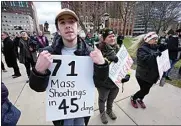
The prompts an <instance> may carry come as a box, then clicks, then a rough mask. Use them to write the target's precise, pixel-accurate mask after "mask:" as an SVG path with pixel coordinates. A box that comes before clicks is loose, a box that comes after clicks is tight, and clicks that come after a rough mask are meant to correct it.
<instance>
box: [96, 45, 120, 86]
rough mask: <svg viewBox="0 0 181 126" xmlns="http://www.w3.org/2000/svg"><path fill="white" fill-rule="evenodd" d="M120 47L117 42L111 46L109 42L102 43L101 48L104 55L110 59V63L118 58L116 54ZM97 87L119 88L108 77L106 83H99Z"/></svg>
mask: <svg viewBox="0 0 181 126" xmlns="http://www.w3.org/2000/svg"><path fill="white" fill-rule="evenodd" d="M119 49H120V48H119V45H118V44H116V45H114V46H110V45H108V44H105V43H101V45H100V50H101V52H102V54H103V56H104V57H105V58H106V59H107V60H108V61H109V63H111V62H112V61H114V60H115V59H116V58H117V56H116V54H117V52H118V51H119ZM96 87H105V88H118V87H117V86H116V85H115V84H114V82H113V81H112V80H111V79H110V78H107V80H106V81H105V83H99V84H97V85H96Z"/></svg>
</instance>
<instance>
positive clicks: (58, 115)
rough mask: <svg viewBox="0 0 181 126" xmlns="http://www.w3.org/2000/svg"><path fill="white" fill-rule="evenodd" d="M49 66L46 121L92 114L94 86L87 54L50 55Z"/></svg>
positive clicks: (90, 63) (91, 65)
mask: <svg viewBox="0 0 181 126" xmlns="http://www.w3.org/2000/svg"><path fill="white" fill-rule="evenodd" d="M49 69H50V71H51V76H50V78H49V84H48V88H47V90H46V95H47V102H46V109H47V112H46V117H47V121H52V120H60V119H69V118H78V117H84V116H91V115H93V112H94V109H93V107H94V94H95V87H94V82H93V62H92V60H91V58H90V57H88V56H84V57H83V56H61V55H60V56H58V55H53V63H52V64H51V66H50V68H49Z"/></svg>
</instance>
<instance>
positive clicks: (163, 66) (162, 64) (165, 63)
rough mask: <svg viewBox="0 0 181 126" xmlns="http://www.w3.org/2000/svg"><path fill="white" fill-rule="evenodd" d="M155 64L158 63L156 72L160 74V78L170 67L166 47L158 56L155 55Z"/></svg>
mask: <svg viewBox="0 0 181 126" xmlns="http://www.w3.org/2000/svg"><path fill="white" fill-rule="evenodd" d="M156 60H157V65H158V72H159V75H160V79H161V78H162V76H163V72H166V71H167V70H168V69H170V60H169V56H168V49H167V50H165V51H163V52H162V55H161V56H160V57H159V56H157V58H156Z"/></svg>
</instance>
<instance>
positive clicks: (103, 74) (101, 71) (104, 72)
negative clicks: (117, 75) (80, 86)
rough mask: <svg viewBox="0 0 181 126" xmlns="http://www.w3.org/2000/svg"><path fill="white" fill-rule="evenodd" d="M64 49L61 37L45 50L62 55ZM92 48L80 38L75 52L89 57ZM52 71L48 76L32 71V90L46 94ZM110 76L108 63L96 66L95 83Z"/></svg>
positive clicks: (101, 81)
mask: <svg viewBox="0 0 181 126" xmlns="http://www.w3.org/2000/svg"><path fill="white" fill-rule="evenodd" d="M62 48H63V40H62V38H61V37H59V39H57V40H56V41H55V42H54V44H53V45H52V46H47V47H45V48H44V49H43V50H48V51H49V52H50V53H51V54H58V55H61V49H62ZM91 50H92V48H91V47H89V46H88V45H87V44H86V43H85V42H84V41H83V40H82V39H81V38H79V37H78V46H77V50H76V51H75V52H74V53H75V55H77V56H88V55H89V54H90V52H91ZM50 74H51V73H50V71H48V70H47V74H46V75H42V74H39V73H38V72H36V70H35V69H33V70H32V71H31V74H30V82H29V85H30V87H31V89H33V90H35V91H36V92H44V91H45V90H46V88H47V86H48V80H49V76H50ZM108 75H109V66H108V63H107V62H106V63H105V64H104V65H96V64H94V75H93V79H94V83H95V84H97V83H103V82H104V81H105V80H106V79H107V78H108ZM89 118H90V117H85V118H84V119H85V124H86V125H87V124H88V120H89ZM60 123H61V124H63V123H64V121H63V120H61V121H60Z"/></svg>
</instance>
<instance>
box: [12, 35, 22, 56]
mask: <svg viewBox="0 0 181 126" xmlns="http://www.w3.org/2000/svg"><path fill="white" fill-rule="evenodd" d="M20 38H21V35H20V34H19V33H17V34H16V37H15V38H14V40H13V43H14V48H15V54H16V57H17V58H18V59H19V52H18V46H19V40H20Z"/></svg>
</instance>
